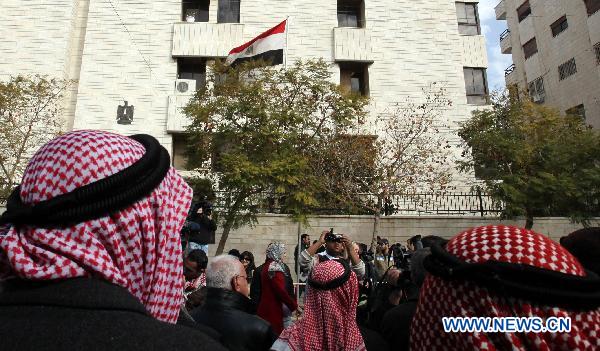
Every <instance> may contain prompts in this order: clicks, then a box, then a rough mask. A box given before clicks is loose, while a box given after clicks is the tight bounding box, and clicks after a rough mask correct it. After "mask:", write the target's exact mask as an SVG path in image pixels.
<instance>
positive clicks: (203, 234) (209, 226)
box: [182, 200, 217, 253]
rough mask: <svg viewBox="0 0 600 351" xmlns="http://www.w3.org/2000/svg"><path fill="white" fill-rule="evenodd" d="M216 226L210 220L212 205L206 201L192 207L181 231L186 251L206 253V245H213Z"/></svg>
mask: <svg viewBox="0 0 600 351" xmlns="http://www.w3.org/2000/svg"><path fill="white" fill-rule="evenodd" d="M216 230H217V224H216V223H215V221H214V220H213V219H212V204H211V203H210V202H208V201H206V200H203V201H200V202H198V203H196V204H195V205H194V206H192V210H191V211H190V214H189V216H188V218H187V221H186V222H185V225H184V227H183V229H182V234H183V235H184V236H185V240H186V242H187V248H186V251H188V252H189V251H191V250H196V249H200V250H203V251H204V253H208V244H214V243H215V231H216Z"/></svg>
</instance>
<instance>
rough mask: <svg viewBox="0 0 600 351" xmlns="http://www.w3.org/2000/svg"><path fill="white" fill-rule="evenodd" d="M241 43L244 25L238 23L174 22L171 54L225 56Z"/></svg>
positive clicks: (242, 41)
mask: <svg viewBox="0 0 600 351" xmlns="http://www.w3.org/2000/svg"><path fill="white" fill-rule="evenodd" d="M243 43H244V25H243V24H240V23H208V22H189V23H188V22H182V23H175V24H174V25H173V50H172V53H171V55H172V56H174V57H176V56H197V57H225V56H227V54H228V53H229V51H230V50H231V49H233V48H234V47H236V46H239V45H241V44H243Z"/></svg>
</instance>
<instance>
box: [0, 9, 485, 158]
mask: <svg viewBox="0 0 600 351" xmlns="http://www.w3.org/2000/svg"><path fill="white" fill-rule="evenodd" d="M285 18H289V28H288V46H287V59H288V62H290V63H291V62H293V61H295V60H297V59H305V58H318V57H322V58H324V59H325V60H326V61H329V62H331V63H332V66H331V70H332V73H333V79H334V80H335V81H336V82H338V81H339V82H342V83H344V84H348V85H349V87H352V86H356V87H358V88H357V89H359V90H361V92H362V93H364V94H368V95H369V96H370V98H371V101H372V102H371V105H370V110H371V116H372V121H373V122H375V121H376V120H377V116H378V115H379V114H380V113H381V112H383V111H386V110H387V109H389V107H390V106H391V105H392V104H394V103H397V102H404V101H406V100H407V99H416V100H418V99H419V98H420V97H421V96H422V94H423V92H422V89H423V88H424V87H427V86H428V85H429V84H431V83H433V82H436V83H442V84H444V86H445V87H446V88H447V90H448V98H449V99H450V100H451V101H452V107H451V108H450V109H449V110H448V111H446V115H445V116H444V117H445V118H446V120H447V121H449V125H450V127H451V128H450V129H449V130H448V131H447V133H448V139H450V140H451V141H452V142H453V143H455V144H456V143H457V142H458V138H457V136H456V135H455V134H454V133H453V132H452V131H453V127H455V126H456V123H458V122H460V121H462V120H464V119H466V118H468V117H469V116H470V114H471V111H472V110H474V109H476V108H479V107H481V106H482V105H485V104H486V103H487V99H486V96H487V93H488V88H487V82H486V80H487V77H486V67H487V55H486V50H485V39H484V37H483V36H482V35H481V28H480V25H479V16H478V13H477V2H476V1H472V0H463V1H461V2H454V1H448V0H433V1H426V2H419V3H418V4H416V3H415V2H414V1H410V0H384V1H369V0H337V1H334V0H325V1H324V0H308V1H302V2H301V3H298V2H296V1H275V0H258V1H246V0H212V1H211V0H183V1H182V0H163V1H147V2H140V1H132V0H109V1H89V0H53V1H36V2H28V3H23V2H22V1H17V0H6V1H3V6H2V11H0V23H2V24H0V36H2V38H3V40H2V41H0V52H2V54H3V58H2V60H0V79H6V78H7V77H8V76H10V75H15V74H45V75H49V76H53V77H59V78H67V79H74V80H76V81H77V83H76V84H75V85H74V86H73V88H72V89H71V91H70V92H69V94H67V96H66V97H65V102H64V103H65V124H66V129H67V130H68V129H83V128H86V129H87V128H90V129H101V130H107V131H113V132H117V133H121V134H125V135H131V134H136V133H148V134H152V135H154V136H155V137H157V139H159V141H160V142H161V143H162V144H163V145H164V146H165V147H166V148H167V149H168V150H171V152H172V154H173V155H174V156H175V157H174V159H175V161H174V162H177V160H178V159H179V155H180V154H181V145H182V143H181V138H180V136H181V135H182V133H183V132H184V131H185V126H186V124H187V123H188V122H187V119H186V118H185V117H184V116H183V115H182V113H181V107H183V106H184V105H185V103H186V102H187V101H188V99H189V97H190V95H191V93H192V91H191V90H188V91H185V90H183V91H178V90H177V89H176V88H175V87H176V82H177V80H178V79H184V80H186V81H188V82H189V81H196V82H197V83H200V84H201V83H202V80H203V75H205V73H206V63H207V62H209V61H210V60H213V59H215V58H222V57H225V56H226V55H227V53H228V51H229V50H230V49H231V48H233V47H235V46H238V45H240V44H242V43H244V42H246V41H248V40H250V39H251V38H253V37H255V36H256V35H258V34H260V33H261V32H263V31H265V30H266V29H268V28H271V27H272V26H274V25H276V24H277V23H279V22H281V21H282V20H283V19H285ZM355 83H356V84H355ZM119 117H120V118H119ZM371 133H373V134H377V130H376V127H374V130H372V131H371ZM178 166H179V164H178Z"/></svg>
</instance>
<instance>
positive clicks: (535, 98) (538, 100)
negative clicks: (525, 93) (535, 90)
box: [531, 94, 545, 104]
mask: <svg viewBox="0 0 600 351" xmlns="http://www.w3.org/2000/svg"><path fill="white" fill-rule="evenodd" d="M544 98H545V96H544V95H542V94H533V95H532V96H531V100H532V101H533V102H536V103H538V104H541V103H542V102H544Z"/></svg>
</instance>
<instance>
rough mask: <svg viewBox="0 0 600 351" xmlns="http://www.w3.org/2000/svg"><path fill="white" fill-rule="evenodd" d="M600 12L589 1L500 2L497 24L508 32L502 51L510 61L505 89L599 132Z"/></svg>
mask: <svg viewBox="0 0 600 351" xmlns="http://www.w3.org/2000/svg"><path fill="white" fill-rule="evenodd" d="M599 10H600V2H598V1H593V0H502V1H501V2H500V3H499V4H498V6H496V18H497V19H498V20H506V24H507V26H508V29H507V30H506V31H505V32H504V33H502V35H501V36H500V46H501V49H502V53H504V54H512V59H513V65H512V66H511V67H509V68H508V69H507V70H506V72H505V74H506V76H505V77H506V83H507V85H510V84H517V85H518V86H520V87H521V88H522V89H527V90H528V92H529V94H530V95H531V97H532V100H533V101H535V102H538V103H543V104H546V105H548V106H552V107H555V108H557V109H558V110H560V111H561V112H563V113H564V112H569V113H573V114H579V115H581V116H582V117H584V118H585V120H586V122H587V123H588V124H590V125H592V126H594V127H595V128H599V127H600V11H599Z"/></svg>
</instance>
